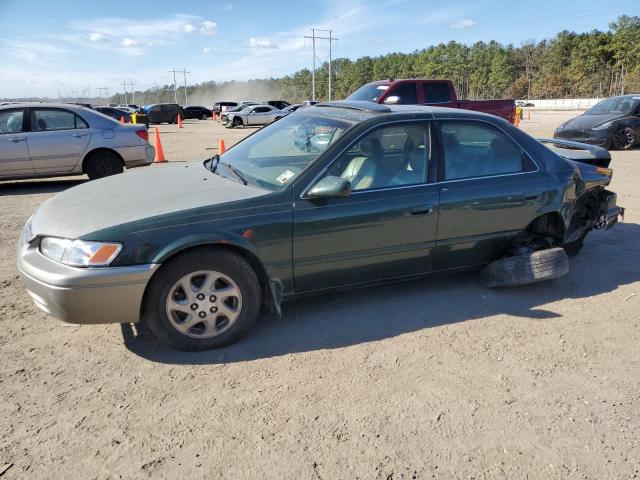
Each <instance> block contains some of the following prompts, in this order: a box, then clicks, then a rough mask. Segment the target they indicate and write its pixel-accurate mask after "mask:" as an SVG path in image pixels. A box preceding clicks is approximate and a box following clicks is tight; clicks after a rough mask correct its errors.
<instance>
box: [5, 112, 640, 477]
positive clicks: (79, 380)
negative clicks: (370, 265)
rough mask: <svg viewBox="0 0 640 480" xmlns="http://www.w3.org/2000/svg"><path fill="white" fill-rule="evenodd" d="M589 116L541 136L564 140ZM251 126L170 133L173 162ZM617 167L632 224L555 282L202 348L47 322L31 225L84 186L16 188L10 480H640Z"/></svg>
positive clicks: (636, 196)
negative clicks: (29, 243)
mask: <svg viewBox="0 0 640 480" xmlns="http://www.w3.org/2000/svg"><path fill="white" fill-rule="evenodd" d="M573 115H575V112H573V113H572V112H555V113H552V112H546V113H545V112H535V113H534V114H533V118H532V119H531V120H525V121H524V123H523V128H524V129H525V130H527V131H529V132H531V133H534V134H535V135H539V136H541V135H546V136H548V135H551V133H552V131H553V128H555V126H557V125H558V124H559V123H560V121H562V120H564V119H567V118H569V117H571V116H573ZM250 131H252V130H249V129H247V130H234V131H229V130H225V129H223V128H222V127H220V126H219V125H218V124H215V123H214V122H212V121H207V122H198V121H188V122H186V123H185V128H184V129H183V130H178V129H177V128H176V127H174V126H166V125H163V126H161V127H160V133H161V135H162V142H163V145H164V148H165V153H166V155H167V157H168V158H169V160H172V161H185V160H188V159H201V158H205V157H207V156H210V155H211V154H213V153H215V152H216V149H215V148H214V147H216V148H217V143H218V138H220V136H221V135H222V136H224V139H225V141H226V143H227V146H229V145H231V144H233V143H234V142H235V141H237V140H238V139H239V138H241V137H243V136H244V135H246V134H247V133H249V132H250ZM612 166H613V168H614V170H615V174H614V179H613V184H612V188H613V189H614V190H615V191H617V192H618V195H619V199H618V201H619V203H620V204H621V205H623V206H625V207H627V209H628V210H627V217H626V223H624V224H620V225H618V226H616V227H615V228H614V229H612V230H609V231H607V232H595V233H593V234H591V235H590V236H589V238H588V239H587V242H586V245H585V247H584V250H583V252H582V253H581V254H580V255H579V256H578V257H576V258H574V259H572V260H571V272H570V273H569V275H568V276H566V277H565V278H562V279H560V280H558V281H555V282H553V283H552V284H542V285H537V286H529V287H523V288H518V289H510V290H499V291H494V290H485V289H482V288H481V287H480V286H479V285H478V283H477V279H476V276H475V275H472V274H466V275H458V276H442V277H435V278H432V279H429V280H426V281H419V282H414V283H405V284H400V285H393V286H386V287H379V288H372V289H367V290H358V291H354V292H351V293H344V294H339V295H332V296H325V297H318V298H314V299H311V300H309V299H307V300H305V301H304V302H295V303H290V304H286V305H285V307H284V318H283V319H282V320H275V319H273V318H265V319H264V320H262V321H261V322H260V323H259V324H258V325H257V328H255V330H254V331H253V332H252V334H250V335H249V336H248V337H247V338H246V339H244V340H243V341H242V342H241V343H239V344H237V345H234V346H232V347H229V348H227V349H225V350H219V351H213V352H204V353H197V354H193V353H179V352H174V351H170V350H168V349H165V348H164V347H162V346H159V345H158V344H156V343H154V342H153V341H151V340H150V339H149V338H147V337H146V336H145V335H144V334H143V335H137V334H136V331H135V329H133V328H130V327H129V326H125V327H122V328H121V327H120V326H119V325H107V326H70V325H65V324H62V323H60V322H58V321H55V320H53V319H51V318H48V317H47V316H46V315H45V314H43V313H41V312H40V311H38V310H37V309H36V308H35V306H34V305H33V304H32V302H31V300H30V299H29V297H28V295H27V293H26V292H25V290H24V288H23V286H22V283H21V281H20V280H19V278H18V277H17V272H16V268H15V253H14V246H15V242H16V239H17V236H18V233H19V230H20V228H21V227H22V225H23V224H24V222H25V221H26V220H27V218H28V217H29V216H30V215H31V214H32V213H33V211H34V210H35V209H36V208H37V207H38V205H39V204H40V203H41V202H42V201H44V200H45V199H46V198H48V197H49V196H51V195H53V194H54V193H56V192H58V191H60V190H63V189H65V188H68V187H71V186H73V185H77V184H78V183H80V182H82V181H85V180H83V179H81V178H80V179H75V178H74V179H62V180H60V179H57V180H44V181H24V182H5V183H0V207H1V208H2V212H3V215H2V224H1V228H0V239H1V241H0V254H2V255H1V256H2V261H1V262H0V327H1V332H2V333H0V350H1V352H2V362H1V363H0V399H1V402H0V427H1V428H0V477H2V478H3V480H4V478H9V479H17V478H97V479H106V478H127V479H128V478H233V479H252V478H292V479H294V478H295V479H316V478H322V479H337V478H361V479H369V478H376V479H377V478H380V479H400V478H404V479H411V478H420V479H424V478H462V479H470V478H475V479H485V478H509V479H513V478H540V479H561V478H562V479H565V478H569V479H574V478H575V479H614V478H616V479H617V478H637V477H640V433H639V432H640V341H639V337H640V314H639V313H638V312H640V226H639V225H638V223H640V213H638V212H640V187H639V186H638V179H640V150H636V151H633V152H614V160H613V165H612ZM150 168H162V166H152V167H150ZM3 466H4V467H3ZM4 468H8V470H6V471H5V470H4ZM3 471H4V476H3V474H2V472H3Z"/></svg>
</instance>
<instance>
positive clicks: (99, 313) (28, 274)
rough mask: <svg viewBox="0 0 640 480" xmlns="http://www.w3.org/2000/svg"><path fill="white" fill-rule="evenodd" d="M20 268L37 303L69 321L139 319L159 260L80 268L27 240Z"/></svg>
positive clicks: (91, 321) (22, 251) (42, 308)
mask: <svg viewBox="0 0 640 480" xmlns="http://www.w3.org/2000/svg"><path fill="white" fill-rule="evenodd" d="M17 253H18V271H19V272H20V276H21V277H22V281H23V283H24V284H25V286H26V287H27V291H28V292H29V295H30V296H31V298H32V300H33V302H34V303H35V304H36V306H37V307H39V308H40V309H41V310H44V311H45V312H46V313H48V314H49V315H51V316H52V317H55V318H58V319H60V320H62V321H64V322H68V323H78V324H97V323H129V322H131V323H135V322H138V320H139V319H140V308H141V305H142V297H143V295H144V291H145V288H146V286H147V283H148V282H149V279H150V278H151V276H152V275H153V273H154V272H155V271H156V269H157V268H158V266H159V265H157V264H149V265H134V266H127V267H100V268H77V267H69V266H66V265H63V264H61V263H58V262H55V261H53V260H51V259H49V258H47V257H45V256H44V255H42V254H41V253H40V251H39V250H38V247H37V246H33V245H30V244H28V243H26V242H24V241H21V244H20V245H19V246H18V252H17Z"/></svg>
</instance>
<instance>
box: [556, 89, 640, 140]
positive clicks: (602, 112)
mask: <svg viewBox="0 0 640 480" xmlns="http://www.w3.org/2000/svg"><path fill="white" fill-rule="evenodd" d="M553 138H564V139H567V140H574V141H576V142H584V143H591V144H594V145H600V146H603V147H605V148H608V149H612V150H629V149H631V148H633V147H634V146H636V145H637V144H638V142H640V94H637V95H623V96H621V97H611V98H608V99H606V100H603V101H602V102H600V103H598V104H597V105H594V106H593V107H591V108H590V109H589V110H587V111H586V112H584V113H583V114H582V115H580V116H578V117H575V118H572V119H571V120H567V121H566V122H564V123H562V124H561V125H560V126H559V127H558V128H557V129H556V131H555V133H554V134H553Z"/></svg>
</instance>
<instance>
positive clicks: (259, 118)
mask: <svg viewBox="0 0 640 480" xmlns="http://www.w3.org/2000/svg"><path fill="white" fill-rule="evenodd" d="M285 115H286V113H285V112H283V111H282V110H278V109H277V108H276V107H272V106H271V105H250V106H248V107H245V108H243V109H242V110H239V111H237V112H225V113H223V114H222V116H221V117H220V121H221V122H222V124H223V125H224V126H225V127H243V126H245V125H250V126H253V125H267V124H269V123H271V122H273V121H274V120H277V119H278V118H280V117H284V116H285Z"/></svg>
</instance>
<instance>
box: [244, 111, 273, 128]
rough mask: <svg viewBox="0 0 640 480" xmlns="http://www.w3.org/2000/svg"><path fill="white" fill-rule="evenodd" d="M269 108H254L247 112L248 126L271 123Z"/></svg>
mask: <svg viewBox="0 0 640 480" xmlns="http://www.w3.org/2000/svg"><path fill="white" fill-rule="evenodd" d="M272 117H273V115H272V113H271V107H254V108H253V110H252V111H251V112H249V121H250V123H249V124H250V125H266V124H267V123H270V122H272V121H273V118H272Z"/></svg>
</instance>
